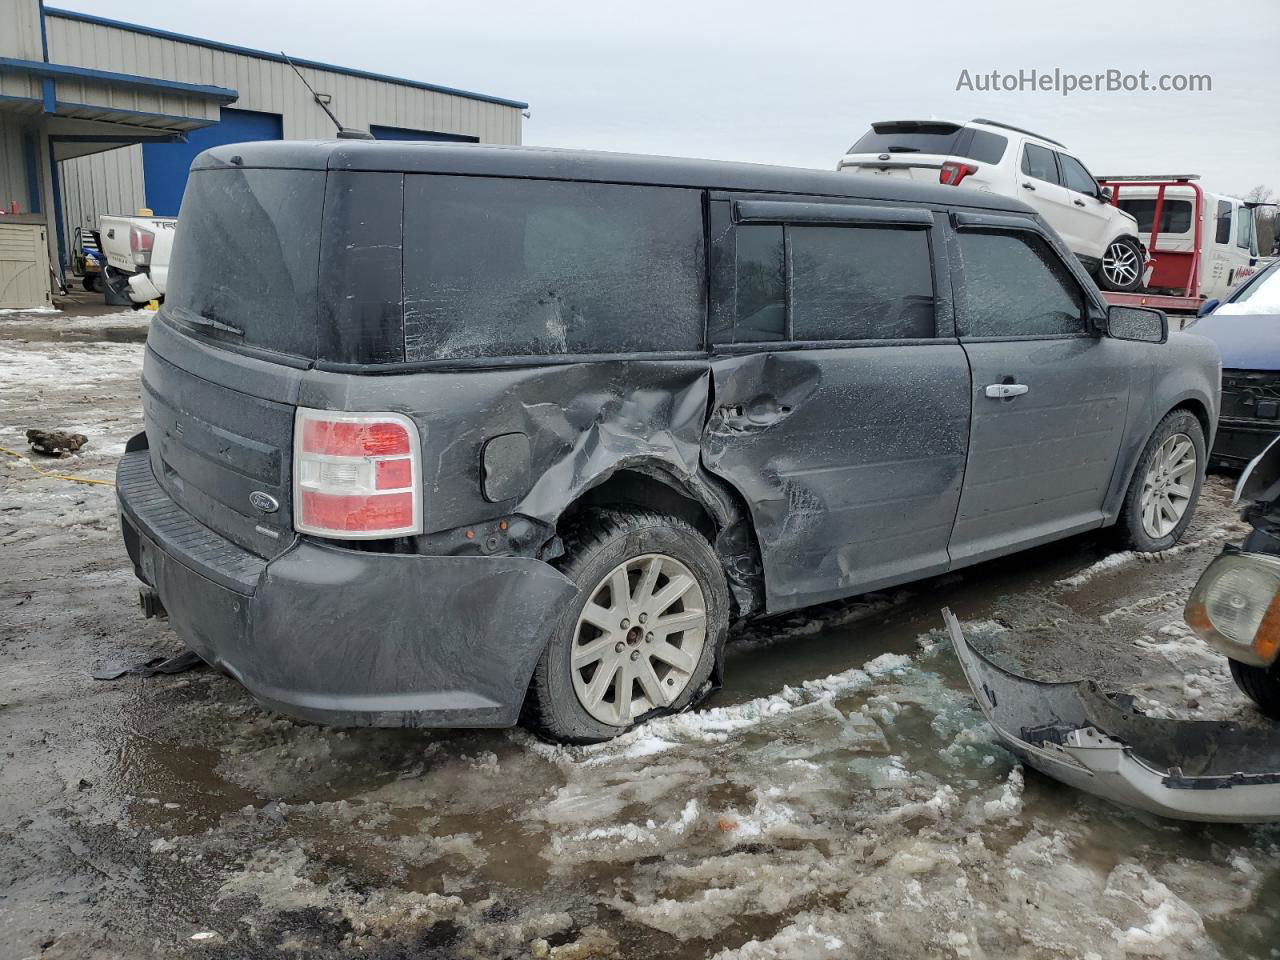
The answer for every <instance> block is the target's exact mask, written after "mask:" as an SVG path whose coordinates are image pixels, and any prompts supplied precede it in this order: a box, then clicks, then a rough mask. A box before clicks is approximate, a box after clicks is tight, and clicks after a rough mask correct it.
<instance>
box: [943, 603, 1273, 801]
mask: <svg viewBox="0 0 1280 960" xmlns="http://www.w3.org/2000/svg"><path fill="white" fill-rule="evenodd" d="M943 618H944V619H945V620H946V624H947V631H948V633H950V635H951V642H952V644H953V645H954V646H955V650H956V656H957V657H958V658H959V660H960V665H961V667H962V668H963V669H964V674H965V679H967V680H968V681H969V686H970V687H971V688H972V689H973V694H974V696H975V697H976V698H977V701H978V706H979V707H981V708H982V712H983V714H985V715H986V718H987V721H988V722H989V723H990V724H991V726H992V727H994V728H995V731H996V733H997V734H998V735H999V737H1000V739H1001V740H1002V741H1003V742H1004V744H1005V745H1006V746H1007V747H1008V748H1009V749H1010V750H1011V751H1012V752H1013V753H1014V754H1015V755H1016V756H1017V757H1018V758H1019V759H1020V760H1022V761H1023V762H1024V763H1026V764H1027V765H1028V766H1030V767H1033V768H1034V769H1036V770H1038V771H1040V772H1041V773H1043V774H1045V775H1046V776H1049V777H1053V778H1054V779H1055V780H1060V781H1062V782H1063V783H1065V784H1067V785H1068V786H1072V787H1075V788H1077V789H1079V790H1083V791H1085V792H1086V793H1092V794H1095V795H1096V796H1099V797H1106V798H1107V799H1109V800H1114V801H1115V802H1117V803H1121V804H1124V805H1126V806H1130V807H1136V808H1138V809H1139V810H1146V811H1147V812H1149V813H1154V814H1158V815H1159V816H1162V817H1170V818H1172V819H1175V820H1199V821H1208V822H1222V823H1252V822H1265V821H1270V820H1280V727H1273V728H1265V727H1264V728H1257V727H1246V726H1243V725H1240V724H1236V723H1229V722H1222V721H1209V720H1164V719H1157V718H1154V717H1148V716H1145V715H1144V714H1142V713H1141V712H1140V711H1138V710H1136V709H1135V708H1134V707H1133V704H1132V698H1131V697H1127V696H1123V695H1115V694H1112V695H1107V694H1105V693H1103V692H1101V691H1100V690H1099V689H1098V688H1097V687H1096V685H1095V684H1093V683H1092V682H1091V681H1084V680H1081V681H1071V682H1065V683H1054V682H1043V681H1038V680H1032V679H1030V678H1028V677H1020V676H1018V675H1017V674H1013V673H1010V672H1008V671H1007V670H1004V669H1002V668H1000V667H998V666H996V664H994V663H992V662H991V661H990V660H989V659H987V658H986V657H985V656H983V655H982V654H981V653H979V652H978V651H976V650H974V649H973V648H972V647H970V646H969V645H968V643H966V642H965V639H964V634H963V633H962V631H961V630H960V623H959V621H957V620H956V618H955V616H954V615H953V614H952V613H951V611H950V610H944V611H943Z"/></svg>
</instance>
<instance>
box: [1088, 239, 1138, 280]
mask: <svg viewBox="0 0 1280 960" xmlns="http://www.w3.org/2000/svg"><path fill="white" fill-rule="evenodd" d="M1144 267H1145V264H1144V263H1143V262H1142V248H1141V247H1140V246H1138V241H1137V240H1134V239H1133V238H1132V237H1116V239H1114V240H1112V241H1111V242H1110V243H1109V244H1107V249H1106V250H1104V251H1103V253H1102V263H1100V264H1099V265H1098V285H1099V286H1100V287H1102V289H1104V290H1114V291H1116V292H1117V293H1131V292H1133V291H1134V290H1137V289H1138V287H1140V286H1142V273H1143V268H1144Z"/></svg>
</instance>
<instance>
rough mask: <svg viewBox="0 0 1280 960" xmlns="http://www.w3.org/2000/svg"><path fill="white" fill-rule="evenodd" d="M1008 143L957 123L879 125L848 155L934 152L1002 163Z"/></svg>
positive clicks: (993, 135)
mask: <svg viewBox="0 0 1280 960" xmlns="http://www.w3.org/2000/svg"><path fill="white" fill-rule="evenodd" d="M1008 143H1009V141H1008V140H1006V139H1005V138H1004V137H1002V136H1000V135H999V134H995V133H988V132H987V131H985V130H974V129H973V128H971V127H962V126H958V125H957V124H954V123H933V124H928V123H925V124H918V123H912V124H905V123H899V124H893V123H877V124H876V125H875V126H873V127H872V128H871V129H870V130H869V131H867V132H866V133H864V134H863V135H862V136H861V137H860V138H859V140H858V142H857V143H855V144H854V145H853V146H852V147H850V148H849V153H931V154H941V155H943V156H952V157H967V158H968V159H970V160H977V161H978V162H979V163H999V162H1000V158H1001V157H1003V156H1004V151H1005V147H1006V146H1007V145H1008Z"/></svg>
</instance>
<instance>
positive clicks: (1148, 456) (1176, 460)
mask: <svg viewBox="0 0 1280 960" xmlns="http://www.w3.org/2000/svg"><path fill="white" fill-rule="evenodd" d="M1188 461H1191V462H1190V466H1188ZM1205 462H1206V457H1205V448H1204V430H1203V428H1201V426H1200V421H1199V420H1197V419H1196V416H1195V414H1193V413H1192V412H1191V411H1190V410H1173V411H1170V412H1169V413H1168V414H1166V415H1165V417H1164V419H1163V420H1161V421H1160V423H1159V424H1157V425H1156V429H1155V432H1154V433H1152V434H1151V439H1149V440H1148V441H1147V445H1146V447H1144V448H1143V451H1142V455H1141V456H1140V457H1138V464H1137V466H1136V467H1134V470H1133V478H1132V479H1131V480H1130V481H1129V490H1128V492H1127V493H1126V494H1125V498H1124V505H1123V506H1122V507H1121V508H1120V516H1119V518H1118V519H1117V521H1116V526H1117V528H1118V530H1119V533H1120V538H1121V540H1122V541H1123V542H1124V544H1125V545H1126V546H1127V547H1129V548H1131V549H1133V550H1137V551H1139V552H1140V553H1158V552H1159V551H1161V550H1168V549H1169V548H1170V547H1172V546H1173V545H1174V544H1175V543H1177V542H1178V541H1179V540H1180V539H1181V538H1182V534H1183V533H1184V532H1185V531H1186V529H1187V526H1188V525H1189V524H1190V523H1191V518H1192V517H1193V516H1195V512H1196V503H1197V502H1198V501H1199V499H1200V487H1201V485H1202V484H1203V483H1204V469H1205Z"/></svg>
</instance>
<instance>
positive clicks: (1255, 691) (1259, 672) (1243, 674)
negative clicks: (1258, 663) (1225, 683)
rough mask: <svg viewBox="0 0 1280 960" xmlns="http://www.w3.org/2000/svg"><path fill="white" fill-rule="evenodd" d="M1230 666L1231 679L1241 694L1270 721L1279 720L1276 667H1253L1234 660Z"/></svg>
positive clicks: (1279, 679) (1279, 676)
mask: <svg viewBox="0 0 1280 960" xmlns="http://www.w3.org/2000/svg"><path fill="white" fill-rule="evenodd" d="M1228 662H1229V663H1230V664H1231V678H1232V679H1233V680H1235V682H1236V686H1237V687H1239V688H1240V691H1241V693H1243V694H1244V695H1245V696H1246V697H1248V698H1249V699H1250V700H1252V701H1253V702H1254V703H1256V704H1257V705H1258V709H1259V710H1261V711H1262V712H1263V713H1264V714H1266V715H1267V716H1268V717H1270V718H1271V719H1272V720H1280V674H1277V668H1276V666H1274V665H1273V666H1271V667H1254V666H1250V665H1249V664H1246V663H1240V662H1238V661H1236V660H1230V661H1228Z"/></svg>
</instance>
